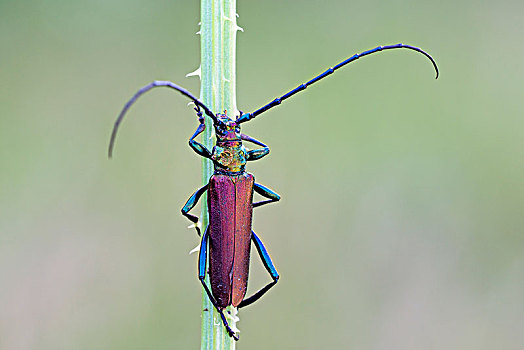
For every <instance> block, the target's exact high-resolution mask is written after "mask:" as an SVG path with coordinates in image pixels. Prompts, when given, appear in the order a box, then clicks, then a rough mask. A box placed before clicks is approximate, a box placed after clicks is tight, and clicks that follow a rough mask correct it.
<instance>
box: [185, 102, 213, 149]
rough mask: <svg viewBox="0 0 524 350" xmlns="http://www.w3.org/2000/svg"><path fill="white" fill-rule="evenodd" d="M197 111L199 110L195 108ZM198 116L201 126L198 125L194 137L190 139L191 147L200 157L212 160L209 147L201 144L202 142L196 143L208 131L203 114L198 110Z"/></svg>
mask: <svg viewBox="0 0 524 350" xmlns="http://www.w3.org/2000/svg"><path fill="white" fill-rule="evenodd" d="M195 110H197V109H196V108H195ZM197 114H198V119H199V120H200V124H199V125H198V127H197V129H196V131H195V133H194V134H193V136H191V138H190V139H189V147H191V148H192V149H193V151H195V152H196V153H197V154H198V155H199V156H202V157H204V158H211V152H210V151H209V149H207V147H206V146H204V145H203V144H201V143H200V142H197V141H195V137H197V136H198V135H200V134H201V133H202V132H203V131H204V130H205V129H206V124H204V118H203V117H202V112H200V111H198V110H197Z"/></svg>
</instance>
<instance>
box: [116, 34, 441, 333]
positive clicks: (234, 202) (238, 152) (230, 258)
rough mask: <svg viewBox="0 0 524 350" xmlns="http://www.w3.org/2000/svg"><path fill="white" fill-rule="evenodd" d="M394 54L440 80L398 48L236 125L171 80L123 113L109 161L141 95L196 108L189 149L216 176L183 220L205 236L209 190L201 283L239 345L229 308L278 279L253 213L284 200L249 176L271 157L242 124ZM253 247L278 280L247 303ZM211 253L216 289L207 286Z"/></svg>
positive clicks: (247, 115)
mask: <svg viewBox="0 0 524 350" xmlns="http://www.w3.org/2000/svg"><path fill="white" fill-rule="evenodd" d="M390 49H410V50H414V51H417V52H419V53H421V54H423V55H424V56H426V57H427V58H428V59H429V60H430V61H431V63H432V64H433V67H434V68H435V71H436V77H435V79H436V78H438V75H439V72H438V67H437V64H436V63H435V60H433V58H432V57H431V56H430V55H429V54H428V53H426V52H425V51H423V50H422V49H420V48H418V47H414V46H410V45H404V44H397V45H388V46H379V47H376V48H374V49H371V50H368V51H364V52H362V53H359V54H355V55H353V56H351V57H349V58H348V59H346V60H344V61H342V62H340V63H339V64H337V65H336V66H334V67H332V68H329V69H327V70H326V71H325V72H323V73H322V74H320V75H318V76H316V77H315V78H313V79H311V80H310V81H308V82H306V83H304V84H301V85H299V86H297V87H296V88H295V89H293V90H291V91H289V92H287V93H286V94H284V95H282V96H280V97H278V98H275V99H274V100H273V101H271V102H269V103H268V104H266V105H265V106H263V107H261V108H259V109H257V110H256V111H254V112H252V113H242V112H240V114H239V115H238V116H237V117H236V119H235V120H233V119H231V118H230V117H229V116H228V115H227V111H224V113H223V114H221V113H216V114H215V113H213V111H211V110H210V109H209V108H208V107H207V106H206V105H205V104H204V103H203V102H202V101H200V100H198V99H197V98H196V97H194V96H193V95H192V94H191V93H190V92H189V91H187V90H186V89H183V88H181V87H180V86H178V85H176V84H174V83H172V82H170V81H153V82H152V83H151V84H149V85H146V86H144V87H143V88H141V89H140V90H138V92H137V93H136V94H135V95H134V96H133V97H132V98H131V99H130V100H129V101H128V102H127V103H126V105H125V106H124V108H123V109H122V111H121V112H120V115H119V116H118V118H117V120H116V122H115V125H114V128H113V132H112V134H111V140H110V143H109V157H110V158H111V156H112V153H113V146H114V144H115V137H116V133H117V131H118V127H119V125H120V123H121V122H122V119H123V118H124V116H125V114H126V112H127V111H128V109H129V108H130V107H131V105H132V104H133V103H134V102H135V101H136V100H137V99H138V98H139V97H140V96H141V95H142V94H144V93H146V92H147V91H149V90H151V89H153V88H155V87H168V88H171V89H174V90H176V91H178V92H180V93H181V94H182V95H184V96H186V97H188V98H189V99H190V100H192V101H193V103H194V104H195V107H194V109H195V111H196V114H197V116H198V121H199V123H200V124H199V125H198V127H197V129H196V131H195V133H194V134H193V136H191V138H190V139H189V146H190V147H191V148H192V149H193V150H194V151H195V152H196V153H197V154H198V155H200V156H202V157H205V158H209V159H211V160H212V161H213V165H214V168H215V171H214V174H213V175H212V176H211V178H210V179H209V183H208V184H207V185H205V186H203V187H202V188H199V189H198V190H197V191H196V192H195V193H193V195H192V196H191V197H189V199H188V200H187V202H186V204H185V205H184V207H183V208H182V215H184V216H185V217H187V218H188V219H189V220H190V221H192V222H193V224H194V227H195V228H196V231H197V233H198V235H199V236H200V234H201V232H200V228H199V225H198V217H197V216H195V215H192V214H189V211H190V210H191V209H193V208H194V207H195V205H196V204H197V203H198V200H199V199H200V197H201V196H202V195H203V194H204V192H206V191H208V197H207V202H208V212H209V225H208V226H207V227H206V228H205V230H204V234H203V235H202V239H201V243H200V253H199V258H198V278H199V280H200V282H201V283H202V285H203V286H204V289H205V291H206V293H207V295H208V297H209V299H210V300H211V302H212V303H213V305H214V306H215V308H216V309H217V310H218V312H219V313H220V316H221V318H222V322H223V323H224V327H225V328H226V330H227V332H228V334H229V336H231V337H233V338H234V339H235V340H238V336H237V335H236V334H235V333H234V332H233V330H232V329H231V327H230V326H229V325H228V323H227V321H226V318H225V316H224V309H225V308H226V307H227V306H229V305H233V306H234V307H238V308H241V307H244V306H247V305H250V304H252V303H254V302H255V301H257V300H258V299H259V298H260V297H261V296H262V295H264V294H265V293H266V292H267V291H268V290H269V289H270V288H271V287H273V286H274V285H275V284H276V283H277V281H278V278H279V275H278V273H277V270H276V269H275V266H274V265H273V263H272V262H271V258H270V257H269V254H268V252H267V250H266V248H264V245H263V244H262V241H261V240H260V238H258V236H257V235H256V234H255V232H253V231H252V214H253V208H256V207H260V206H262V205H264V204H268V203H273V202H277V201H278V200H280V196H279V195H278V194H277V193H276V192H274V191H272V190H270V189H269V188H267V187H265V186H263V185H261V184H258V183H255V178H254V177H253V175H251V174H250V173H248V172H246V171H245V166H246V163H247V162H248V161H252V160H258V159H260V158H263V157H265V156H266V155H267V154H268V153H269V147H268V146H266V145H265V144H264V143H262V142H260V141H258V140H256V139H254V138H252V137H250V136H248V135H245V134H242V133H240V124H242V123H245V122H247V121H249V120H251V119H254V118H255V117H257V116H258V115H260V114H262V113H264V112H265V111H267V110H269V109H271V108H273V107H275V106H278V105H279V104H280V103H281V102H282V101H284V100H286V99H288V98H290V97H291V96H293V95H295V94H296V93H298V92H300V91H302V90H304V89H306V88H307V87H308V86H310V85H311V84H313V83H316V82H317V81H319V80H321V79H323V78H325V77H327V76H328V75H330V74H332V73H333V72H335V71H336V70H337V69H339V68H342V67H344V66H345V65H346V64H348V63H351V62H353V61H355V60H357V59H359V58H360V57H363V56H367V55H370V54H372V53H375V52H379V51H384V50H390ZM202 110H203V111H202ZM204 112H205V114H206V115H207V116H208V117H210V118H211V119H212V120H213V126H214V128H215V134H216V138H217V139H216V145H215V146H214V147H213V149H212V150H211V151H210V150H209V149H207V148H206V146H204V145H202V144H201V143H199V142H197V141H195V138H196V137H197V136H198V135H199V134H200V133H202V132H203V131H204V129H205V128H206V125H205V124H204V118H205V117H204ZM242 141H246V142H250V143H253V144H255V145H257V146H260V147H262V148H259V149H254V150H250V151H248V150H247V149H246V148H245V147H244V146H243V145H242ZM253 192H256V193H258V194H260V195H262V196H263V197H265V198H267V199H266V200H262V201H259V202H255V203H253ZM251 242H253V244H254V245H255V248H256V249H257V251H258V254H259V255H260V258H261V259H262V262H263V264H264V266H265V268H266V270H267V271H268V272H269V274H270V275H271V278H272V279H273V281H272V282H270V283H268V284H267V285H266V286H265V287H263V288H262V289H260V290H259V291H258V292H256V293H255V294H253V295H252V296H250V297H248V298H244V296H245V294H246V289H247V278H248V270H249V256H250V247H251ZM208 246H209V249H208ZM208 250H209V275H210V281H211V290H210V289H209V287H208V286H207V284H206V283H205V281H204V277H205V274H206V262H207V255H208Z"/></svg>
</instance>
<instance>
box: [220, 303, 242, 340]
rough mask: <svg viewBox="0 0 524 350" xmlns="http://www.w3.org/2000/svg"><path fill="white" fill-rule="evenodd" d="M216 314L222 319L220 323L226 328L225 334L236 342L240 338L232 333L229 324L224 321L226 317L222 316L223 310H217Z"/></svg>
mask: <svg viewBox="0 0 524 350" xmlns="http://www.w3.org/2000/svg"><path fill="white" fill-rule="evenodd" d="M217 310H218V309H217ZM218 312H219V313H220V317H221V318H222V323H223V324H224V327H225V328H226V331H227V334H229V336H230V337H231V338H233V339H235V341H238V339H240V338H239V336H238V335H237V334H236V333H235V331H233V329H231V327H230V326H229V323H228V322H227V320H226V316H225V315H224V310H218Z"/></svg>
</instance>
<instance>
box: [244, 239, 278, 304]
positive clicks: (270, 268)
mask: <svg viewBox="0 0 524 350" xmlns="http://www.w3.org/2000/svg"><path fill="white" fill-rule="evenodd" d="M251 239H252V240H253V243H255V247H256V248H257V251H258V255H260V259H262V263H263V264H264V267H265V268H266V270H267V272H269V274H270V275H271V278H273V282H270V283H268V284H267V285H266V286H265V287H264V288H262V289H260V290H259V291H258V292H256V293H255V294H253V295H252V296H250V297H249V298H247V299H244V300H242V302H241V303H240V304H238V308H239V309H240V308H241V307H244V306H248V305H250V304H252V303H254V302H255V301H257V300H258V299H260V298H261V297H262V295H264V294H266V292H267V291H268V290H269V289H271V287H273V286H274V285H275V284H277V282H278V278H279V275H278V272H277V269H276V268H275V266H274V265H273V262H272V261H271V257H270V256H269V253H268V252H267V250H266V248H265V247H264V244H262V241H261V240H260V238H258V236H257V235H256V234H255V232H253V231H251Z"/></svg>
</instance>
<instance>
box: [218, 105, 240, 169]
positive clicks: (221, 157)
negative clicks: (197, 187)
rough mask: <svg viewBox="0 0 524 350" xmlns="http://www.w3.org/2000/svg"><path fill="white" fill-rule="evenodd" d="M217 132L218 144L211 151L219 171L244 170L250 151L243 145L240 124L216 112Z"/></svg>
mask: <svg viewBox="0 0 524 350" xmlns="http://www.w3.org/2000/svg"><path fill="white" fill-rule="evenodd" d="M216 117H217V122H216V123H215V133H216V137H217V143H216V146H215V147H213V151H212V152H211V160H212V161H213V164H214V166H215V172H218V173H238V172H243V171H244V169H245V165H246V163H247V158H248V153H247V150H246V148H245V147H244V146H243V145H242V134H241V133H240V126H239V125H238V124H237V123H236V122H235V121H234V120H232V119H229V117H228V116H227V115H226V114H216Z"/></svg>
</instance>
